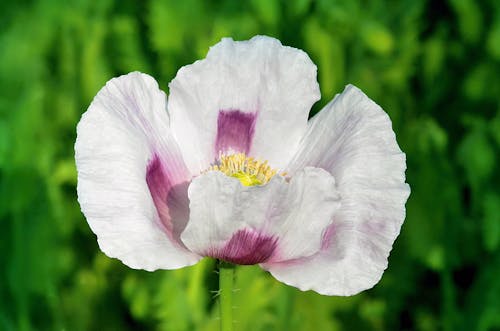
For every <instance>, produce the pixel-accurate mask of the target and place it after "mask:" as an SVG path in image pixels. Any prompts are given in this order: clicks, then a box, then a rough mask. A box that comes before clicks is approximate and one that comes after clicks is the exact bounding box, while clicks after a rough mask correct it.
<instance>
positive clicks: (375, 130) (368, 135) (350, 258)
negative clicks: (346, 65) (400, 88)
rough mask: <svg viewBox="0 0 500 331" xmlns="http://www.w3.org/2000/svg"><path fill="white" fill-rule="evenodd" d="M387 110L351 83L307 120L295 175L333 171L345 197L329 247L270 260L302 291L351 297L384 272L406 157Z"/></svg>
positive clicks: (401, 199)
mask: <svg viewBox="0 0 500 331" xmlns="http://www.w3.org/2000/svg"><path fill="white" fill-rule="evenodd" d="M405 160H406V159H405V154H404V153H402V152H401V150H400V148H399V146H398V144H397V142H396V138H395V135H394V132H393V131H392V125H391V121H390V119H389V117H388V116H387V114H386V113H385V112H384V111H383V110H382V109H381V108H380V107H379V106H378V105H377V104H375V103H374V102H373V101H372V100H370V99H369V98H368V97H367V96H366V95H365V94H364V93H363V92H361V91H360V90H359V89H358V88H356V87H354V86H348V87H347V88H346V90H345V91H344V92H343V93H342V94H341V95H338V96H336V98H335V99H334V100H333V101H332V102H330V103H329V104H328V105H327V106H326V107H325V109H323V110H322V111H321V112H320V113H319V114H318V115H316V116H315V117H314V118H313V119H312V120H311V122H310V125H309V129H308V132H307V134H306V136H305V137H304V139H303V141H302V143H301V147H300V149H299V152H298V153H297V154H296V155H295V156H294V158H293V160H292V162H291V163H290V165H289V172H290V174H293V173H295V172H296V171H297V170H298V169H301V168H302V167H304V166H315V167H320V168H323V169H326V170H328V171H329V172H330V173H331V174H332V175H333V176H334V177H335V179H336V181H337V187H338V190H339V192H340V195H341V197H342V199H341V207H340V209H339V210H338V212H337V213H336V214H335V216H334V218H333V223H332V225H331V226H330V228H329V231H328V232H329V233H328V236H327V238H325V245H324V248H323V249H322V250H321V251H320V252H319V253H318V254H316V255H315V256H313V257H310V258H306V259H299V260H297V261H289V262H285V263H276V264H268V265H265V266H264V267H265V268H266V269H268V270H269V271H270V272H271V273H272V274H273V275H274V276H275V277H276V278H277V279H279V280H281V281H283V282H285V283H287V284H290V285H293V286H296V287H298V288H300V289H302V290H309V289H313V290H315V291H316V292H319V293H321V294H327V295H352V294H355V293H358V292H360V291H362V290H365V289H368V288H371V287H372V286H373V285H375V284H376V283H377V282H378V281H379V279H380V278H381V277H382V273H383V271H384V270H385V269H386V267H387V258H388V255H389V252H390V250H391V248H392V244H393V242H394V240H395V239H396V237H397V236H398V234H399V231H400V228H401V225H402V223H403V220H404V218H405V203H406V200H407V199H408V196H409V193H410V189H409V186H408V185H407V184H406V183H405V170H406V161H405Z"/></svg>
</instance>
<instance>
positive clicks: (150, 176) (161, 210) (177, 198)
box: [146, 154, 189, 245]
mask: <svg viewBox="0 0 500 331" xmlns="http://www.w3.org/2000/svg"><path fill="white" fill-rule="evenodd" d="M146 183H147V184H148V188H149V192H150V193H151V197H152V198H153V202H154V204H155V207H156V210H157V211H158V216H159V218H160V222H161V225H162V226H163V227H164V229H165V232H166V233H167V234H168V236H169V237H170V238H171V239H173V240H174V241H175V242H177V243H179V244H181V243H182V241H181V240H180V234H181V233H182V231H183V230H184V228H185V227H186V224H187V222H188V219H189V198H188V195H187V189H188V186H189V183H188V182H183V183H180V184H177V185H172V181H171V179H170V177H169V173H168V172H167V170H166V167H165V166H164V164H163V162H162V160H161V159H160V157H159V156H158V155H157V154H154V155H153V158H152V159H151V161H150V162H149V164H148V167H147V172H146ZM174 220H175V221H174ZM181 245H183V244H181Z"/></svg>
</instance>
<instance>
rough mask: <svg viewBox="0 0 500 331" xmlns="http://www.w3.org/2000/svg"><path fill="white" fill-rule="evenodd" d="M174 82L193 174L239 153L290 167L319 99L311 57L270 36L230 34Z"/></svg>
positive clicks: (174, 124) (177, 129) (173, 101)
mask: <svg viewBox="0 0 500 331" xmlns="http://www.w3.org/2000/svg"><path fill="white" fill-rule="evenodd" d="M169 87H170V98H169V103H168V109H169V112H170V114H171V128H172V131H173V133H174V136H175V138H176V139H177V141H178V142H179V146H180V147H181V151H182V153H183V157H184V160H185V161H186V164H187V166H188V168H189V169H190V170H191V171H192V173H199V172H200V171H203V170H205V169H207V168H208V166H209V165H210V164H211V163H212V162H214V160H215V159H216V158H217V157H218V156H219V154H220V153H226V154H230V153H232V152H242V153H245V154H247V155H252V156H255V157H257V158H259V159H264V160H268V161H269V163H270V164H272V165H273V167H274V168H282V167H284V166H285V165H286V164H287V163H288V160H289V159H290V158H291V156H292V155H293V152H294V151H295V150H296V148H297V147H298V144H299V141H300V139H301V137H302V136H303V135H304V133H305V132H306V129H307V118H308V114H309V110H310V109H311V106H312V104H313V103H314V102H316V101H317V100H318V99H319V97H320V93H319V86H318V83H317V81H316V66H315V65H314V64H313V63H312V61H311V59H310V58H309V57H308V55H307V54H306V53H304V52H303V51H301V50H299V49H295V48H292V47H287V46H282V45H281V43H280V41H279V40H277V39H274V38H270V37H264V36H257V37H254V38H252V39H251V40H248V41H233V40H232V39H228V38H226V39H223V40H222V41H221V42H220V43H218V44H216V45H215V46H213V47H212V48H210V51H209V52H208V55H207V58H206V59H204V60H201V61H197V62H195V63H193V64H191V65H188V66H185V67H183V68H181V69H180V70H179V72H178V73H177V76H176V77H175V79H174V80H173V81H172V82H171V83H170V85H169Z"/></svg>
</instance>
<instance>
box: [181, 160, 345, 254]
mask: <svg viewBox="0 0 500 331" xmlns="http://www.w3.org/2000/svg"><path fill="white" fill-rule="evenodd" d="M189 199H190V212H191V214H190V219H189V222H188V225H187V227H186V229H185V230H184V232H183V233H182V234H181V240H182V241H183V242H184V244H185V245H186V246H187V247H188V248H189V249H190V250H192V251H194V252H197V253H198V254H200V255H208V256H213V257H217V258H222V259H227V260H229V261H230V262H235V263H239V264H254V263H259V262H264V260H265V261H281V260H289V259H294V258H299V257H303V256H309V255H312V254H314V253H315V252H317V251H318V250H319V249H320V248H321V245H322V239H323V236H324V231H325V230H326V228H327V227H328V225H329V224H330V223H331V219H332V215H333V213H334V211H335V210H336V209H338V207H339V200H340V197H339V195H338V193H337V191H336V189H335V181H334V179H333V177H332V176H331V175H329V174H328V173H327V172H326V171H324V170H322V169H317V168H306V169H304V170H303V171H301V172H299V173H297V174H296V176H295V177H294V178H292V179H291V180H290V182H287V181H286V180H285V179H284V178H283V177H281V176H275V177H273V178H272V179H271V181H270V182H269V183H267V184H266V185H262V186H250V187H248V186H243V185H242V184H241V183H240V182H239V180H237V179H235V178H232V177H228V176H226V175H224V174H223V173H221V172H218V171H210V172H207V173H205V174H203V175H201V176H199V177H197V178H195V179H194V180H193V182H192V183H191V185H190V187H189ZM263 246H265V247H267V248H266V249H263V248H262V247H263ZM256 255H257V256H256Z"/></svg>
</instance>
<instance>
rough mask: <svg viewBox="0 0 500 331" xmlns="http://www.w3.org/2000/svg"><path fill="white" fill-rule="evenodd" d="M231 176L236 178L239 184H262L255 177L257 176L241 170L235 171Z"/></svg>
mask: <svg viewBox="0 0 500 331" xmlns="http://www.w3.org/2000/svg"><path fill="white" fill-rule="evenodd" d="M231 177H234V178H237V179H238V180H239V181H240V182H241V184H243V185H245V186H256V185H262V182H261V181H260V180H259V179H258V178H257V176H255V175H250V174H247V173H246V172H243V171H238V172H235V173H234V174H231Z"/></svg>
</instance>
